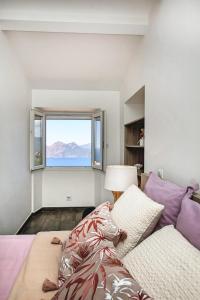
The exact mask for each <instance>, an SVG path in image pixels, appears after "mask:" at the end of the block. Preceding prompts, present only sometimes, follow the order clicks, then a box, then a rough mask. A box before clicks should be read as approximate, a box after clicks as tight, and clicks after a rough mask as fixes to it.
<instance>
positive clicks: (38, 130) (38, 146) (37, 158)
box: [34, 115, 43, 166]
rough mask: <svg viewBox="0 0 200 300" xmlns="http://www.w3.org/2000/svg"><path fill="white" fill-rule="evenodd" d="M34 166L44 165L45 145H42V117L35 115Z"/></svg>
mask: <svg viewBox="0 0 200 300" xmlns="http://www.w3.org/2000/svg"><path fill="white" fill-rule="evenodd" d="M34 133H35V134H34V165H35V166H41V165H43V156H42V151H43V143H42V117H41V116H39V115H35V117H34Z"/></svg>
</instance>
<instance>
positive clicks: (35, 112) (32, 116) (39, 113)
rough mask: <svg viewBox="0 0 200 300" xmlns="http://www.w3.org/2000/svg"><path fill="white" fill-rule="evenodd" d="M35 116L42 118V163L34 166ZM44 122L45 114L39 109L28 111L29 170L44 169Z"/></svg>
mask: <svg viewBox="0 0 200 300" xmlns="http://www.w3.org/2000/svg"><path fill="white" fill-rule="evenodd" d="M35 116H40V117H41V120H42V162H43V163H42V164H41V165H38V166H35V163H34V153H35V151H34V137H35V124H34V121H35ZM45 124H46V122H45V114H44V113H43V112H42V111H40V110H37V109H32V110H31V112H30V169H31V171H34V170H39V169H44V168H45V166H46V161H45V152H46V149H45V147H46V146H45V140H46V137H45V133H46V130H45Z"/></svg>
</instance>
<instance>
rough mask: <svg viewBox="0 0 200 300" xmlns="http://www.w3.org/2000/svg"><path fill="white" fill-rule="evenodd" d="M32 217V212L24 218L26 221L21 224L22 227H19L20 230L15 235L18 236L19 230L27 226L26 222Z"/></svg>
mask: <svg viewBox="0 0 200 300" xmlns="http://www.w3.org/2000/svg"><path fill="white" fill-rule="evenodd" d="M31 216H32V212H31V213H30V214H29V215H28V217H27V218H26V220H25V221H24V223H22V225H21V226H20V228H19V229H18V230H17V232H16V233H15V234H20V231H21V229H22V228H23V227H24V226H25V225H26V224H27V222H28V221H29V219H30V218H31Z"/></svg>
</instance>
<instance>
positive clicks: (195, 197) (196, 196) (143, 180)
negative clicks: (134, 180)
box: [141, 173, 200, 204]
mask: <svg viewBox="0 0 200 300" xmlns="http://www.w3.org/2000/svg"><path fill="white" fill-rule="evenodd" d="M148 178H149V175H148V174H146V173H142V174H141V190H142V191H143V190H144V186H145V184H146V182H147V180H148ZM192 200H193V201H195V202H198V203H199V204H200V194H199V193H193V195H192Z"/></svg>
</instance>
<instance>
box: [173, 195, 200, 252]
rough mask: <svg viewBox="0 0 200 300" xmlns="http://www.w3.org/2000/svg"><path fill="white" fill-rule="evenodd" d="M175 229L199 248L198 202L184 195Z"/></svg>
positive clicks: (199, 206)
mask: <svg viewBox="0 0 200 300" xmlns="http://www.w3.org/2000/svg"><path fill="white" fill-rule="evenodd" d="M176 229H177V230H178V231H180V233H182V235H183V236H184V237H185V238H186V239H188V240H189V241H190V242H191V244H192V245H194V246H195V247H196V248H197V249H199V250H200V204H199V203H197V202H194V201H192V200H191V199H190V195H188V194H187V195H186V196H185V197H184V199H183V201H182V205H181V211H180V214H179V215H178V219H177V224H176Z"/></svg>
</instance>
